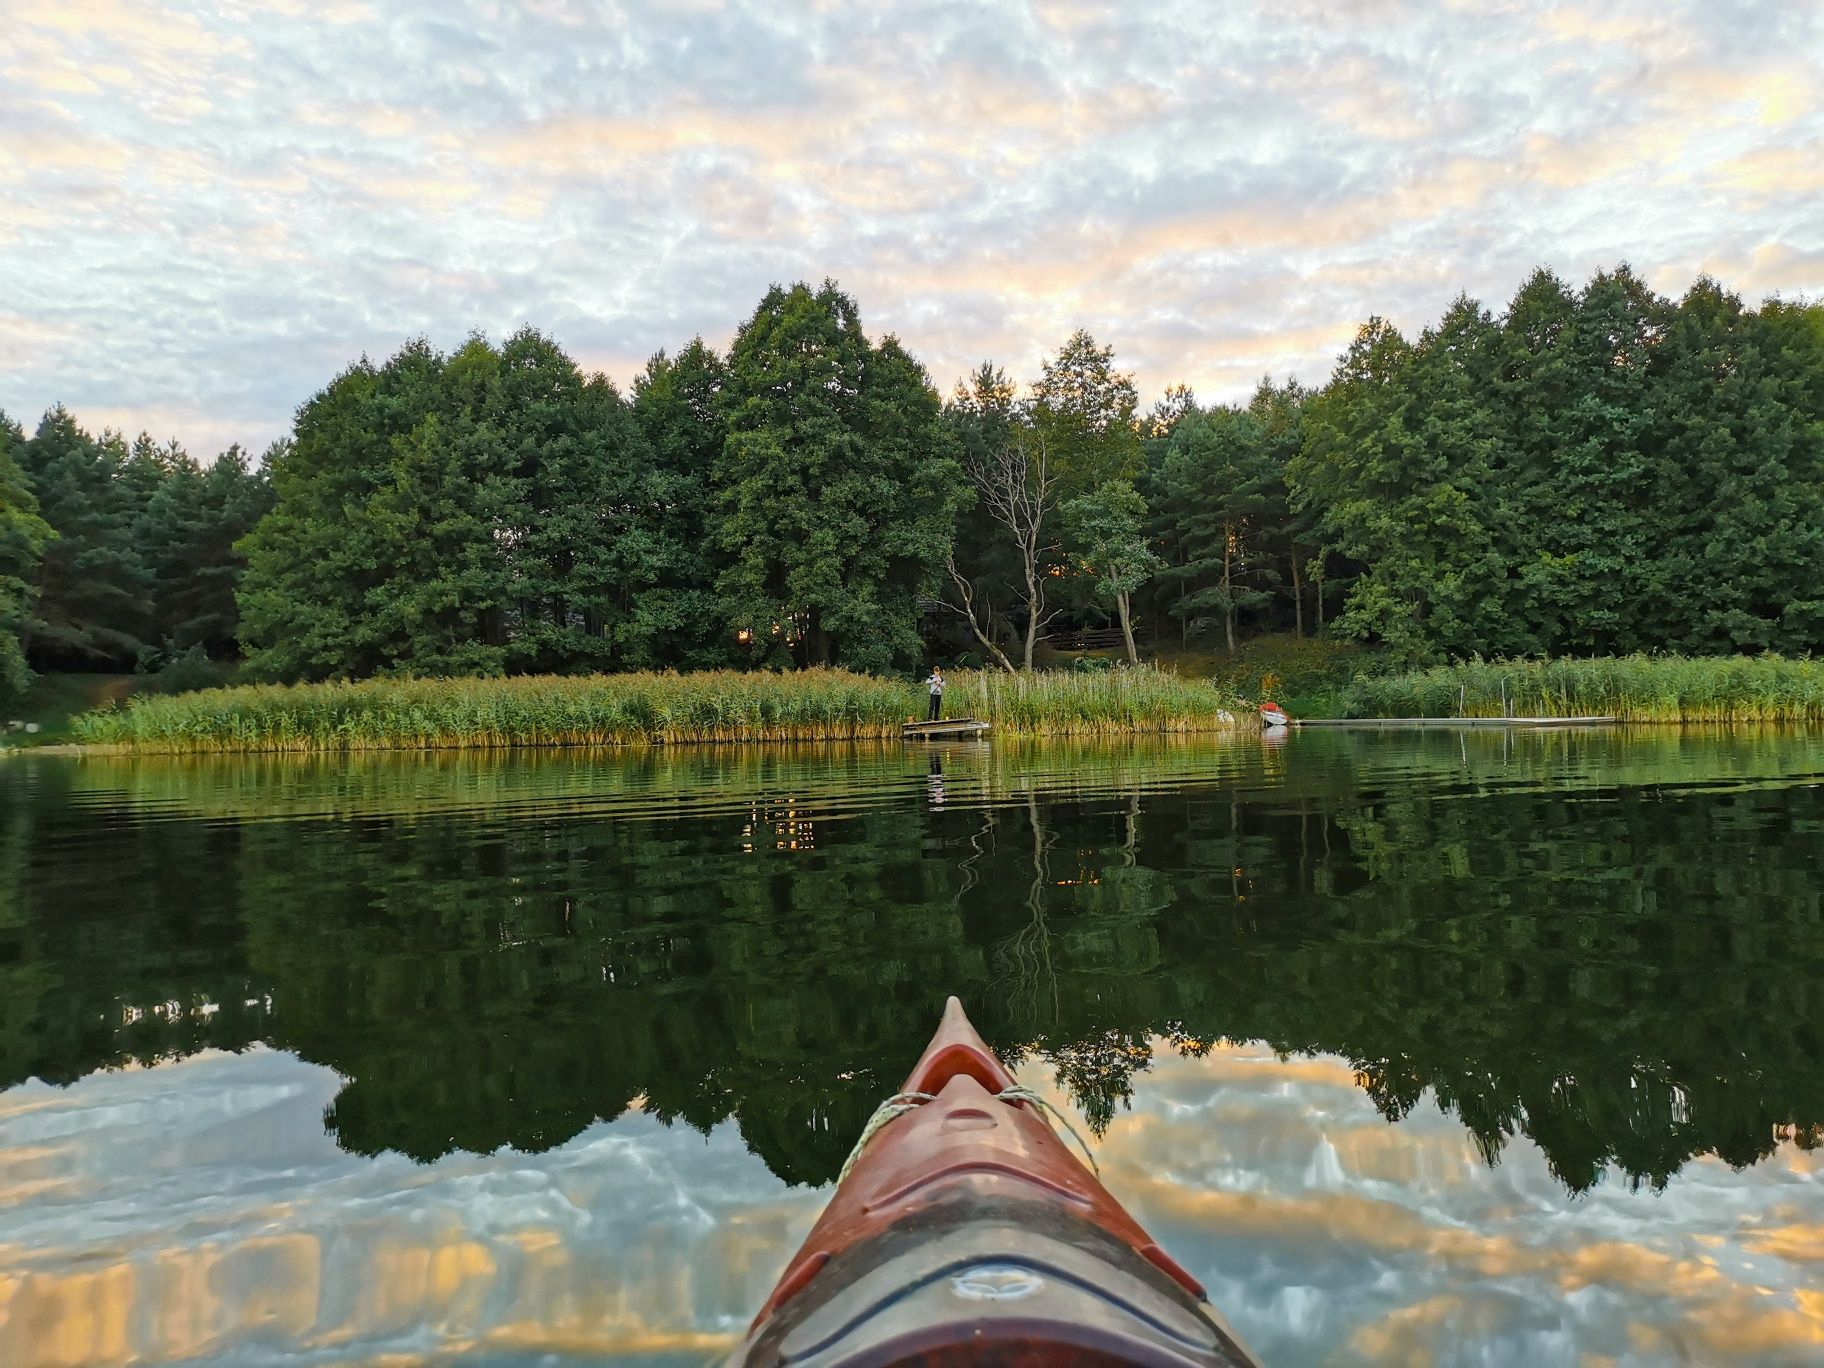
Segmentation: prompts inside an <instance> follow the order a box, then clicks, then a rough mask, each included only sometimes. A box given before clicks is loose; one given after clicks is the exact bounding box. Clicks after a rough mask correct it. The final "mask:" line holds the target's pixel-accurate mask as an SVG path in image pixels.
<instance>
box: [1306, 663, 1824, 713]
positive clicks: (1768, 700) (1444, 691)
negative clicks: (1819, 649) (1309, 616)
mask: <svg viewBox="0 0 1824 1368" xmlns="http://www.w3.org/2000/svg"><path fill="white" fill-rule="evenodd" d="M1342 705H1343V706H1342V712H1343V715H1344V716H1346V717H1456V716H1463V717H1501V716H1503V715H1512V716H1516V717H1529V716H1530V717H1574V716H1614V717H1619V718H1622V719H1623V720H1625V721H1630V722H1787V721H1792V722H1815V721H1824V661H1816V660H1792V659H1788V658H1786V657H1783V656H1776V655H1760V656H1717V657H1689V656H1648V655H1631V656H1608V657H1602V658H1597V659H1593V660H1573V659H1562V660H1543V661H1541V660H1526V661H1520V660H1512V661H1482V660H1473V661H1466V662H1464V663H1462V664H1460V665H1445V666H1438V667H1436V668H1434V669H1429V670H1418V671H1414V672H1411V673H1408V674H1398V675H1385V676H1381V677H1378V678H1361V679H1357V680H1356V681H1355V682H1354V683H1353V684H1351V685H1350V686H1349V688H1348V689H1347V690H1346V691H1345V692H1344V694H1343V698H1342Z"/></svg>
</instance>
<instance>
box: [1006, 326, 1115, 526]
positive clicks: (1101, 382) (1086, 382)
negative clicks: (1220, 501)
mask: <svg viewBox="0 0 1824 1368" xmlns="http://www.w3.org/2000/svg"><path fill="white" fill-rule="evenodd" d="M1114 362H1115V350H1114V348H1113V347H1104V346H1099V345H1098V344H1097V342H1096V339H1095V338H1093V337H1091V336H1090V335H1089V334H1088V333H1087V332H1085V331H1084V330H1083V329H1081V328H1079V329H1078V330H1077V331H1076V332H1074V333H1072V334H1071V335H1070V337H1069V338H1068V339H1067V340H1066V341H1065V343H1064V345H1063V346H1062V347H1060V348H1059V349H1058V354H1057V355H1056V356H1055V357H1052V358H1051V359H1049V360H1047V361H1045V362H1044V363H1043V374H1042V376H1041V377H1040V379H1039V380H1038V382H1037V383H1036V384H1034V385H1033V387H1032V404H1031V407H1030V414H1031V423H1032V427H1033V430H1034V431H1035V432H1036V433H1037V434H1038V436H1039V440H1040V441H1042V442H1043V443H1044V444H1045V449H1046V451H1047V452H1048V453H1049V459H1050V462H1051V466H1052V469H1053V470H1054V471H1056V473H1057V475H1058V479H1059V481H1060V489H1061V492H1062V494H1063V496H1064V497H1065V498H1066V499H1074V498H1076V497H1077V496H1079V495H1082V494H1087V493H1089V492H1090V491H1091V490H1093V489H1095V488H1096V487H1097V486H1098V485H1101V484H1105V483H1106V482H1108V481H1109V480H1132V479H1134V478H1135V477H1136V476H1138V475H1139V474H1140V471H1141V464H1142V452H1141V447H1140V428H1139V423H1138V422H1137V421H1136V417H1135V412H1136V409H1137V408H1138V406H1139V398H1138V396H1137V395H1136V394H1135V391H1134V379H1133V377H1132V376H1131V375H1128V374H1126V373H1124V372H1121V371H1117V370H1116V369H1115V365H1114Z"/></svg>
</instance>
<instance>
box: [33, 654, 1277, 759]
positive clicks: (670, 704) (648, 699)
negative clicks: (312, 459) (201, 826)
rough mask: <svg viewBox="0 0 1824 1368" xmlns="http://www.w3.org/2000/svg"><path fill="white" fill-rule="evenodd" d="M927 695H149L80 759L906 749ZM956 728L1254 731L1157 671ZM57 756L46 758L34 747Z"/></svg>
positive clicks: (506, 684)
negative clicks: (678, 748) (802, 746)
mask: <svg viewBox="0 0 1824 1368" xmlns="http://www.w3.org/2000/svg"><path fill="white" fill-rule="evenodd" d="M927 698H928V695H927V693H926V690H925V689H924V687H923V686H922V685H920V684H917V683H915V682H912V681H910V680H906V679H890V678H882V677H879V676H870V675H861V674H854V673H851V672H849V671H844V670H828V669H819V670H802V671H797V672H793V673H790V674H780V673H766V672H745V673H744V672H736V671H709V672H703V673H696V674H653V673H647V674H621V675H587V676H550V675H545V676H520V677H514V678H487V679H370V680H364V681H361V682H359V683H324V684H294V685H248V686H241V687H236V688H227V689H205V690H199V691H197V692H194V693H184V694H172V695H148V696H143V697H137V698H134V699H132V700H130V701H129V702H128V703H127V704H126V705H125V706H124V707H118V708H106V709H101V710H98V711H95V712H91V713H86V714H84V715H82V716H80V717H78V718H76V719H75V720H74V721H73V722H72V724H71V731H72V733H73V734H74V736H75V738H76V742H75V744H74V746H72V747H68V748H65V747H58V748H57V750H59V751H79V752H90V753H113V754H123V753H131V754H159V753H163V754H194V753H259V752H338V751H385V750H396V751H424V750H463V749H468V750H504V749H519V748H548V747H589V746H668V745H692V744H704V743H712V744H760V743H769V742H770V743H777V742H830V741H895V740H899V739H900V734H901V731H900V729H901V728H902V727H903V726H904V724H905V723H907V722H909V721H917V720H920V719H921V718H922V717H923V716H924V712H925V704H926V701H927ZM945 699H946V712H947V713H949V714H950V715H968V716H972V717H978V718H981V719H982V720H983V721H986V722H988V723H990V724H991V725H992V726H993V728H994V729H995V731H996V732H998V733H1001V734H1004V735H1019V736H1079V737H1080V736H1097V735H1120V734H1135V735H1139V734H1149V733H1152V734H1162V733H1183V732H1221V731H1227V730H1231V729H1235V728H1237V727H1239V726H1242V725H1245V723H1246V722H1247V721H1251V720H1252V715H1251V713H1250V714H1243V713H1242V712H1241V711H1240V710H1239V708H1238V705H1237V704H1236V701H1235V700H1234V699H1233V698H1232V697H1230V696H1229V695H1228V694H1227V693H1225V692H1224V691H1222V690H1219V689H1217V688H1216V687H1215V686H1213V685H1211V684H1208V683H1206V682H1203V681H1199V680H1190V679H1183V678H1180V677H1179V676H1177V675H1174V674H1171V673H1169V672H1166V671H1163V670H1160V669H1157V668H1155V667H1152V666H1145V665H1143V666H1139V667H1136V668H1116V669H1109V670H1094V671H1047V672H1038V673H1033V674H1022V675H1010V674H1007V673H1006V672H1004V671H999V672H991V671H960V672H958V673H957V674H955V675H954V676H952V677H951V678H950V679H949V681H948V682H947V689H946V693H945ZM35 749H37V750H38V751H40V752H41V753H42V752H45V751H49V750H51V749H52V748H51V747H37V748H35Z"/></svg>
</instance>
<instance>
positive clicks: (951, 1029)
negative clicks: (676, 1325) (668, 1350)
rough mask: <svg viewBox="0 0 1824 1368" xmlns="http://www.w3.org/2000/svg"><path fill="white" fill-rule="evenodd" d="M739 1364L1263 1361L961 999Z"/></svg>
mask: <svg viewBox="0 0 1824 1368" xmlns="http://www.w3.org/2000/svg"><path fill="white" fill-rule="evenodd" d="M870 1136H871V1137H872V1138H871V1139H870V1138H869V1137H870ZM730 1362H731V1364H733V1365H744V1366H745V1365H783V1364H788V1363H789V1364H794V1365H800V1364H802V1365H806V1366H807V1368H810V1366H811V1365H815V1368H864V1365H866V1368H887V1366H888V1365H896V1364H904V1365H919V1368H939V1366H940V1365H963V1364H969V1365H984V1364H1005V1365H1020V1366H1021V1368H1025V1366H1026V1365H1039V1364H1084V1365H1115V1364H1149V1365H1159V1366H1160V1368H1176V1366H1177V1365H1186V1364H1199V1365H1231V1366H1232V1368H1253V1366H1254V1362H1255V1361H1254V1359H1253V1358H1252V1357H1251V1356H1250V1355H1249V1353H1248V1352H1247V1350H1246V1349H1244V1348H1243V1347H1242V1346H1241V1344H1240V1342H1239V1341H1237V1340H1236V1339H1235V1337H1234V1335H1233V1334H1232V1333H1231V1332H1230V1331H1229V1330H1228V1329H1227V1328H1226V1327H1225V1326H1224V1325H1223V1324H1222V1323H1221V1321H1220V1319H1219V1318H1218V1317H1217V1316H1216V1315H1215V1313H1214V1312H1213V1311H1212V1310H1211V1309H1210V1308H1209V1307H1208V1306H1207V1305H1205V1304H1204V1301H1203V1289H1202V1288H1201V1287H1200V1286H1199V1285H1198V1283H1197V1281H1196V1279H1194V1278H1193V1277H1191V1275H1190V1274H1188V1273H1186V1272H1185V1271H1184V1269H1182V1268H1180V1267H1179V1266H1178V1264H1177V1263H1175V1262H1174V1261H1173V1260H1172V1258H1171V1256H1170V1255H1168V1254H1166V1253H1165V1251H1164V1250H1162V1249H1160V1248H1159V1246H1158V1245H1157V1244H1156V1243H1155V1242H1154V1241H1153V1239H1152V1237H1150V1236H1149V1235H1148V1234H1147V1233H1146V1232H1145V1231H1144V1230H1142V1229H1141V1228H1140V1226H1139V1224H1138V1223H1137V1222H1135V1220H1134V1218H1133V1217H1131V1216H1129V1215H1128V1214H1127V1212H1126V1211H1125V1210H1123V1208H1122V1207H1121V1204H1120V1203H1119V1202H1117V1201H1116V1200H1115V1199H1114V1198H1113V1197H1112V1196H1110V1195H1109V1192H1108V1189H1107V1188H1105V1187H1103V1186H1102V1184H1101V1182H1100V1180H1098V1179H1097V1178H1096V1176H1095V1175H1094V1174H1093V1173H1091V1172H1090V1170H1089V1169H1088V1168H1086V1167H1084V1165H1083V1163H1082V1162H1081V1161H1080V1160H1078V1158H1077V1157H1076V1156H1075V1155H1074V1154H1073V1153H1071V1151H1070V1150H1069V1149H1067V1148H1066V1147H1065V1145H1064V1143H1063V1141H1062V1140H1060V1139H1059V1137H1058V1135H1057V1133H1056V1132H1055V1131H1054V1130H1053V1129H1052V1127H1051V1123H1050V1122H1049V1121H1048V1120H1047V1119H1046V1118H1045V1116H1044V1114H1043V1112H1042V1110H1041V1108H1040V1104H1039V1102H1038V1099H1037V1098H1036V1097H1034V1096H1032V1095H1031V1094H1028V1093H1026V1092H1025V1090H1024V1089H1021V1088H1019V1087H1018V1086H1017V1085H1016V1083H1015V1082H1014V1079H1013V1076H1012V1075H1011V1074H1010V1073H1008V1072H1007V1070H1006V1068H1005V1067H1004V1066H1003V1065H1002V1064H1001V1062H1000V1060H998V1059H996V1058H995V1056H994V1054H993V1052H991V1051H990V1050H989V1049H988V1047H987V1046H986V1045H985V1044H983V1042H982V1038H981V1037H980V1036H979V1035H977V1034H976V1032H975V1028H974V1027H973V1026H971V1025H970V1024H969V1018H968V1017H967V1016H965V1015H964V1014H963V1006H962V1004H961V1003H960V1002H958V1001H957V1000H956V999H955V998H951V999H950V1001H949V1003H948V1005H947V1006H946V1007H945V1008H944V1019H943V1022H942V1024H941V1025H940V1026H939V1027H938V1030H937V1035H936V1036H935V1037H933V1038H932V1041H931V1044H930V1045H929V1046H927V1047H926V1049H925V1053H924V1055H923V1056H922V1057H921V1058H920V1059H919V1061H918V1064H917V1065H916V1066H915V1067H914V1068H913V1070H912V1073H911V1075H910V1076H909V1077H908V1078H907V1079H906V1084H905V1087H904V1089H903V1090H902V1091H901V1093H900V1094H899V1097H898V1098H896V1099H894V1100H893V1104H892V1105H891V1106H890V1107H888V1108H883V1112H882V1114H881V1118H879V1119H877V1120H876V1121H875V1122H872V1123H870V1126H869V1131H868V1132H867V1133H866V1134H864V1138H863V1143H862V1145H861V1147H860V1151H859V1153H858V1154H857V1155H856V1156H855V1157H854V1158H853V1159H852V1160H851V1161H850V1167H849V1168H848V1169H847V1170H846V1171H845V1173H844V1176H843V1178H842V1179H841V1180H840V1181H839V1182H838V1183H837V1186H836V1192H835V1194H834V1195H833V1196H832V1197H831V1198H830V1204H829V1206H828V1207H826V1208H825V1209H824V1213H823V1215H822V1217H821V1218H819V1220H818V1222H817V1224H816V1225H815V1226H813V1227H812V1228H811V1233H810V1235H809V1236H808V1237H807V1238H806V1239H805V1242H804V1244H803V1246H802V1247H801V1248H800V1249H799V1250H798V1252H797V1254H795V1255H793V1257H792V1261H791V1262H790V1263H789V1264H788V1265H787V1266H786V1271H785V1274H784V1276H783V1277H781V1278H780V1279H779V1282H778V1285H777V1286H775V1287H774V1288H773V1292H772V1295H771V1296H770V1297H768V1298H767V1300H766V1304H765V1305H764V1306H762V1307H761V1308H760V1314H759V1315H758V1316H757V1317H756V1318H755V1319H754V1323H753V1326H752V1327H751V1328H750V1329H749V1331H748V1338H747V1341H746V1342H745V1343H744V1344H743V1345H742V1346H741V1348H740V1349H739V1350H737V1351H736V1353H735V1355H734V1357H733V1358H732V1359H731V1360H730Z"/></svg>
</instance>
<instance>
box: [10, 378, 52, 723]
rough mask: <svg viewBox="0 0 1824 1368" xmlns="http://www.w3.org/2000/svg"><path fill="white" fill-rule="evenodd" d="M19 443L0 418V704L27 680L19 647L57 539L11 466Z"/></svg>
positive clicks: (19, 473)
mask: <svg viewBox="0 0 1824 1368" xmlns="http://www.w3.org/2000/svg"><path fill="white" fill-rule="evenodd" d="M24 442H25V434H24V433H23V432H22V431H20V429H19V426H18V424H16V423H15V422H13V420H12V419H10V418H8V417H7V416H6V414H4V413H0V704H6V703H10V702H11V701H12V700H14V699H16V698H17V697H18V696H19V695H20V694H22V693H24V692H25V690H26V687H27V686H28V685H29V684H30V683H31V680H32V673H31V671H30V670H29V669H28V668H27V667H26V663H25V648H24V644H23V641H24V636H25V633H26V631H27V630H28V629H29V627H30V624H31V622H32V610H33V606H34V602H35V600H36V597H37V591H36V588H35V581H36V579H37V575H38V565H39V561H40V559H41V558H42V557H43V555H44V548H45V546H46V545H47V544H48V543H49V542H50V541H51V539H52V538H53V537H54V536H55V535H56V534H55V533H53V532H52V531H51V527H50V524H49V523H47V522H45V521H44V519H43V518H41V517H39V516H38V500H37V499H36V498H35V497H34V496H33V494H32V490H31V486H30V484H29V483H28V482H27V480H26V478H25V474H24V472H22V471H21V470H20V469H19V467H18V465H16V464H15V463H14V461H13V452H15V451H16V450H18V449H19V448H20V447H21V446H22V445H24Z"/></svg>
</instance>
